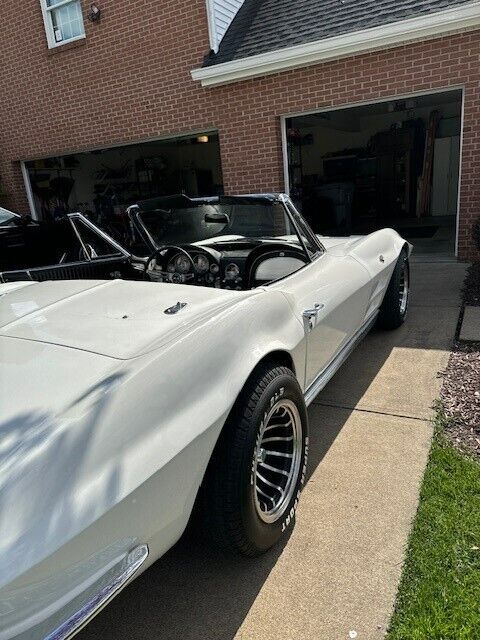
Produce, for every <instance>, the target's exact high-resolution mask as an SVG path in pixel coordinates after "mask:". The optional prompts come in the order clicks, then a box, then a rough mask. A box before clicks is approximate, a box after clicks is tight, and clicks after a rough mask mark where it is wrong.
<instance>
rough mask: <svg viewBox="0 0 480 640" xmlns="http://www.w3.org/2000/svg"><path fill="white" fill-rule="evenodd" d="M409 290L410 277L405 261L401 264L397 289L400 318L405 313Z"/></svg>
mask: <svg viewBox="0 0 480 640" xmlns="http://www.w3.org/2000/svg"><path fill="white" fill-rule="evenodd" d="M409 289H410V275H409V271H408V262H407V261H406V260H405V262H404V263H403V269H402V272H401V274H400V287H399V303H400V313H401V314H402V316H403V315H404V314H405V313H406V311H407V306H408V294H409Z"/></svg>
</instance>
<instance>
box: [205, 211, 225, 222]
mask: <svg viewBox="0 0 480 640" xmlns="http://www.w3.org/2000/svg"><path fill="white" fill-rule="evenodd" d="M205 222H207V223H210V224H228V223H229V222H230V220H229V218H228V216H227V214H226V213H206V214H205Z"/></svg>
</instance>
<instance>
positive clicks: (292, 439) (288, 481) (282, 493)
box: [253, 399, 303, 524]
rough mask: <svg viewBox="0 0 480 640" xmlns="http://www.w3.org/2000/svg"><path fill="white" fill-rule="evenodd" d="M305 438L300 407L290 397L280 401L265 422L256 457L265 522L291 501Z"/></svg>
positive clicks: (257, 492) (257, 504)
mask: <svg viewBox="0 0 480 640" xmlns="http://www.w3.org/2000/svg"><path fill="white" fill-rule="evenodd" d="M302 441H303V438H302V422H301V419H300V414H299V412H298V409H297V407H296V406H295V404H294V403H293V402H292V401H291V400H286V399H282V400H279V401H278V402H276V403H275V404H274V405H273V407H272V408H271V409H270V411H269V412H268V413H267V415H266V416H265V419H264V420H263V422H262V425H261V427H260V434H259V437H258V440H257V446H256V448H255V453H254V460H253V480H254V495H255V507H256V510H257V514H258V516H259V517H260V519H261V520H263V522H266V523H268V524H271V523H274V522H276V521H277V520H279V519H280V518H281V517H282V516H283V515H284V513H285V511H286V510H287V508H288V506H289V504H290V501H291V499H292V496H293V493H294V491H295V487H296V484H297V479H298V476H299V473H300V465H301V460H302V446H303V445H302Z"/></svg>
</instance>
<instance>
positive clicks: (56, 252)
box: [0, 196, 320, 291]
mask: <svg viewBox="0 0 480 640" xmlns="http://www.w3.org/2000/svg"><path fill="white" fill-rule="evenodd" d="M218 203H220V204H221V206H217V205H218ZM192 212H193V213H192ZM295 213H296V212H294V213H293V214H292V212H291V211H290V212H289V213H288V214H287V212H286V208H285V205H284V204H283V203H280V202H279V201H278V199H277V200H276V199H275V196H248V197H243V198H242V197H235V198H204V199H201V200H200V199H196V200H193V199H190V198H187V197H186V196H172V197H167V198H157V199H154V200H150V201H145V202H141V203H138V204H137V205H134V206H133V207H130V209H129V210H128V211H127V217H126V221H125V228H129V229H130V234H129V242H128V250H126V249H123V247H122V246H120V245H119V243H117V242H116V241H115V240H113V239H112V238H111V237H110V236H109V235H108V234H106V233H105V232H103V231H102V230H99V229H98V228H96V227H95V226H94V225H92V224H91V223H90V222H89V221H88V220H86V219H85V218H83V217H82V216H81V215H80V214H73V216H71V217H70V218H69V219H66V220H65V221H64V224H63V225H62V226H58V229H61V233H59V232H58V231H57V233H56V235H54V236H53V241H52V238H50V242H48V243H46V244H47V245H48V246H46V247H44V249H45V250H44V252H43V257H44V263H43V264H47V265H48V266H41V260H40V259H39V258H38V257H36V259H35V260H34V259H33V256H32V259H31V260H29V259H28V256H27V257H26V258H25V260H26V263H27V264H28V268H14V269H5V268H3V269H2V272H0V282H1V281H3V282H12V281H20V280H35V281H44V280H64V279H113V278H122V279H126V280H151V281H154V282H162V283H173V284H189V285H196V286H202V287H215V288H222V289H229V290H238V291H241V290H246V289H252V288H255V287H259V286H262V285H265V284H268V283H270V282H272V281H276V280H279V279H281V278H284V277H286V276H288V275H290V274H291V273H293V272H295V271H297V270H298V269H300V268H301V267H302V266H304V265H305V264H307V263H308V262H309V261H310V259H311V257H312V255H313V253H314V252H315V251H318V250H319V249H320V248H319V246H318V244H317V245H316V246H314V247H313V248H312V246H310V248H308V247H307V243H308V242H310V245H312V243H315V242H316V241H314V240H311V239H307V240H305V239H304V237H303V236H302V232H300V233H299V232H298V230H299V228H300V227H299V224H298V223H299V222H300V224H301V223H302V222H303V221H301V220H300V221H295V223H293V222H292V220H293V219H294V215H295ZM296 215H298V214H296ZM301 238H302V239H301ZM186 239H187V240H189V242H185V240H186ZM172 241H173V242H172ZM38 253H41V252H39V251H38V247H37V254H38ZM39 261H40V264H39ZM2 266H3V265H2ZM15 266H17V265H15ZM18 266H20V265H18Z"/></svg>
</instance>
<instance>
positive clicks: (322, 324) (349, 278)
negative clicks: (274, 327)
mask: <svg viewBox="0 0 480 640" xmlns="http://www.w3.org/2000/svg"><path fill="white" fill-rule="evenodd" d="M278 285H281V288H282V290H283V291H284V293H285V294H286V295H287V297H288V299H289V301H290V304H291V306H292V308H293V312H294V314H295V315H296V317H297V318H298V319H299V321H300V322H302V324H303V326H304V330H305V339H306V346H307V348H306V363H305V383H304V388H305V390H306V389H308V388H309V387H310V386H311V385H312V383H313V382H314V381H315V378H317V377H318V375H319V374H320V373H321V372H322V371H324V369H325V368H326V367H327V366H328V365H329V364H330V362H331V361H332V360H333V359H334V357H335V356H336V355H337V354H338V352H339V351H340V350H341V349H342V347H343V346H344V345H345V344H346V343H347V342H348V341H349V340H350V339H351V338H352V337H353V336H354V334H355V333H356V332H357V331H358V330H359V329H360V328H361V327H362V325H363V324H364V322H365V314H366V310H367V307H368V303H369V299H370V293H371V286H370V276H369V274H368V271H367V270H366V269H365V267H363V266H362V265H361V264H360V263H359V262H358V261H357V260H355V259H354V258H352V257H350V256H342V257H338V256H333V255H329V254H328V252H325V253H324V254H323V255H320V256H319V257H317V258H316V259H315V260H314V261H313V262H311V263H310V264H308V265H306V266H305V267H304V268H303V269H300V270H299V271H297V272H296V273H294V274H293V275H292V276H290V277H288V278H286V279H285V280H283V281H282V282H281V283H277V285H276V286H278Z"/></svg>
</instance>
